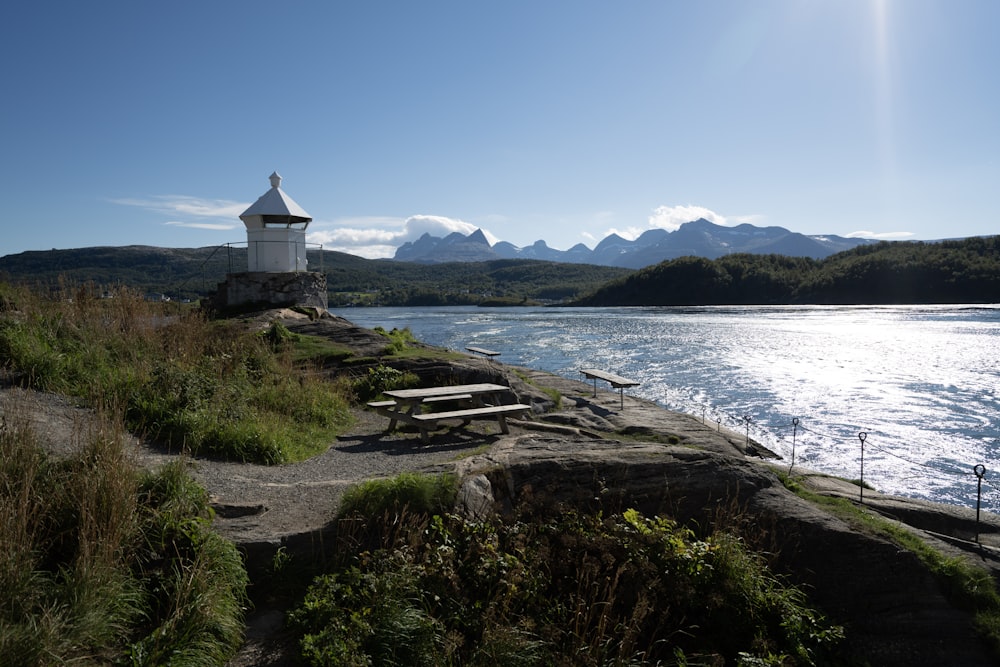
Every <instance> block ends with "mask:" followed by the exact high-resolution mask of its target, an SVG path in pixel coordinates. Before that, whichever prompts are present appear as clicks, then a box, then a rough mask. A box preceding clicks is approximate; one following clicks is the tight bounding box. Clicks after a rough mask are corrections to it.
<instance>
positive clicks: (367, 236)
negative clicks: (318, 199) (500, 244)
mask: <svg viewBox="0 0 1000 667" xmlns="http://www.w3.org/2000/svg"><path fill="white" fill-rule="evenodd" d="M476 229H477V227H476V225H473V224H471V223H468V222H465V221H464V220H457V219H455V218H448V217H445V216H440V215H412V216H410V217H408V218H405V219H404V218H386V217H371V218H365V217H361V218H345V219H342V220H339V221H337V222H335V223H322V222H320V223H316V222H314V223H313V224H311V225H310V226H309V232H308V233H307V238H308V240H309V242H310V243H319V244H322V246H323V248H324V249H326V250H336V251H339V252H346V253H350V254H352V255H358V256H359V257H367V258H369V259H374V258H379V257H392V256H393V255H395V254H396V248H398V247H399V246H401V245H403V244H404V243H406V242H408V241H416V240H417V239H419V238H420V237H421V236H423V235H424V234H430V235H431V236H437V237H441V238H443V237H445V236H447V235H448V234H451V233H453V232H459V233H460V234H465V235H469V234H471V233H472V232H474V231H476ZM483 233H484V234H485V235H486V238H487V240H489V242H490V243H491V244H492V243H496V242H497V240H498V239H497V238H496V237H495V236H493V234H491V233H490V232H488V231H486V230H485V229H484V230H483Z"/></svg>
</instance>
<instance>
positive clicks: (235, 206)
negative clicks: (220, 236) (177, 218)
mask: <svg viewBox="0 0 1000 667" xmlns="http://www.w3.org/2000/svg"><path fill="white" fill-rule="evenodd" d="M111 202H112V203H114V204H119V205H121V206H134V207H136V208H144V209H146V210H148V211H156V212H158V213H171V214H177V213H180V214H182V215H190V216H194V217H198V218H225V219H227V220H233V219H235V218H239V217H240V213H242V212H243V211H245V210H246V209H247V208H248V207H249V206H250V204H246V203H242V202H235V201H231V200H229V199H202V198H200V197H189V196H187V195H155V196H153V197H148V198H146V199H133V198H125V199H112V200H111Z"/></svg>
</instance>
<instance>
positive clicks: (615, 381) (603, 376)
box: [580, 368, 641, 410]
mask: <svg viewBox="0 0 1000 667" xmlns="http://www.w3.org/2000/svg"><path fill="white" fill-rule="evenodd" d="M580 372H581V373H583V374H584V375H585V376H586V377H587V378H588V379H590V380H593V381H594V397H595V398H596V397H597V381H598V380H604V381H605V382H607V383H609V384H610V385H611V386H612V387H614V388H615V389H617V390H618V395H619V397H620V399H621V407H622V409H623V410H624V409H625V387H638V386H639V385H640V384H641V383H640V382H637V381H636V380H629V379H628V378H623V377H622V376H621V375H615V374H614V373H608V372H607V371H602V370H599V369H597V368H581V369H580Z"/></svg>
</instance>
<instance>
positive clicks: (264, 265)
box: [240, 172, 312, 273]
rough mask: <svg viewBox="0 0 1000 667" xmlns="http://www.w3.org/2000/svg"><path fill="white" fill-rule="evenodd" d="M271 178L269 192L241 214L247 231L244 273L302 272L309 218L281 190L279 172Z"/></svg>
mask: <svg viewBox="0 0 1000 667" xmlns="http://www.w3.org/2000/svg"><path fill="white" fill-rule="evenodd" d="M270 178H271V189H270V190H268V191H267V192H265V193H264V194H262V195H261V196H260V197H259V198H258V199H257V201H255V202H254V203H253V205H252V206H250V208H248V209H247V210H245V211H243V214H242V215H240V220H242V221H243V224H244V225H246V228H247V271H250V272H251V273H290V272H295V271H305V270H306V227H308V226H309V223H310V222H312V217H311V216H310V215H309V214H308V213H306V212H305V210H304V209H303V208H302V207H301V206H299V205H298V204H296V203H295V201H294V200H293V199H292V198H291V197H289V196H288V195H287V194H285V192H284V190H282V189H281V176H280V175H279V174H278V172H274V173H273V174H271V177H270Z"/></svg>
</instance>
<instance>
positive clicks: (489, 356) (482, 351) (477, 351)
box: [465, 345, 500, 361]
mask: <svg viewBox="0 0 1000 667" xmlns="http://www.w3.org/2000/svg"><path fill="white" fill-rule="evenodd" d="M465 349H466V350H468V351H469V352H473V353H475V354H481V355H483V356H484V357H486V358H487V359H489V360H490V361H493V360H494V358H495V357H499V356H500V353H499V352H497V351H496V350H487V349H486V348H483V347H476V346H475V345H469V346H467V347H466V348H465Z"/></svg>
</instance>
